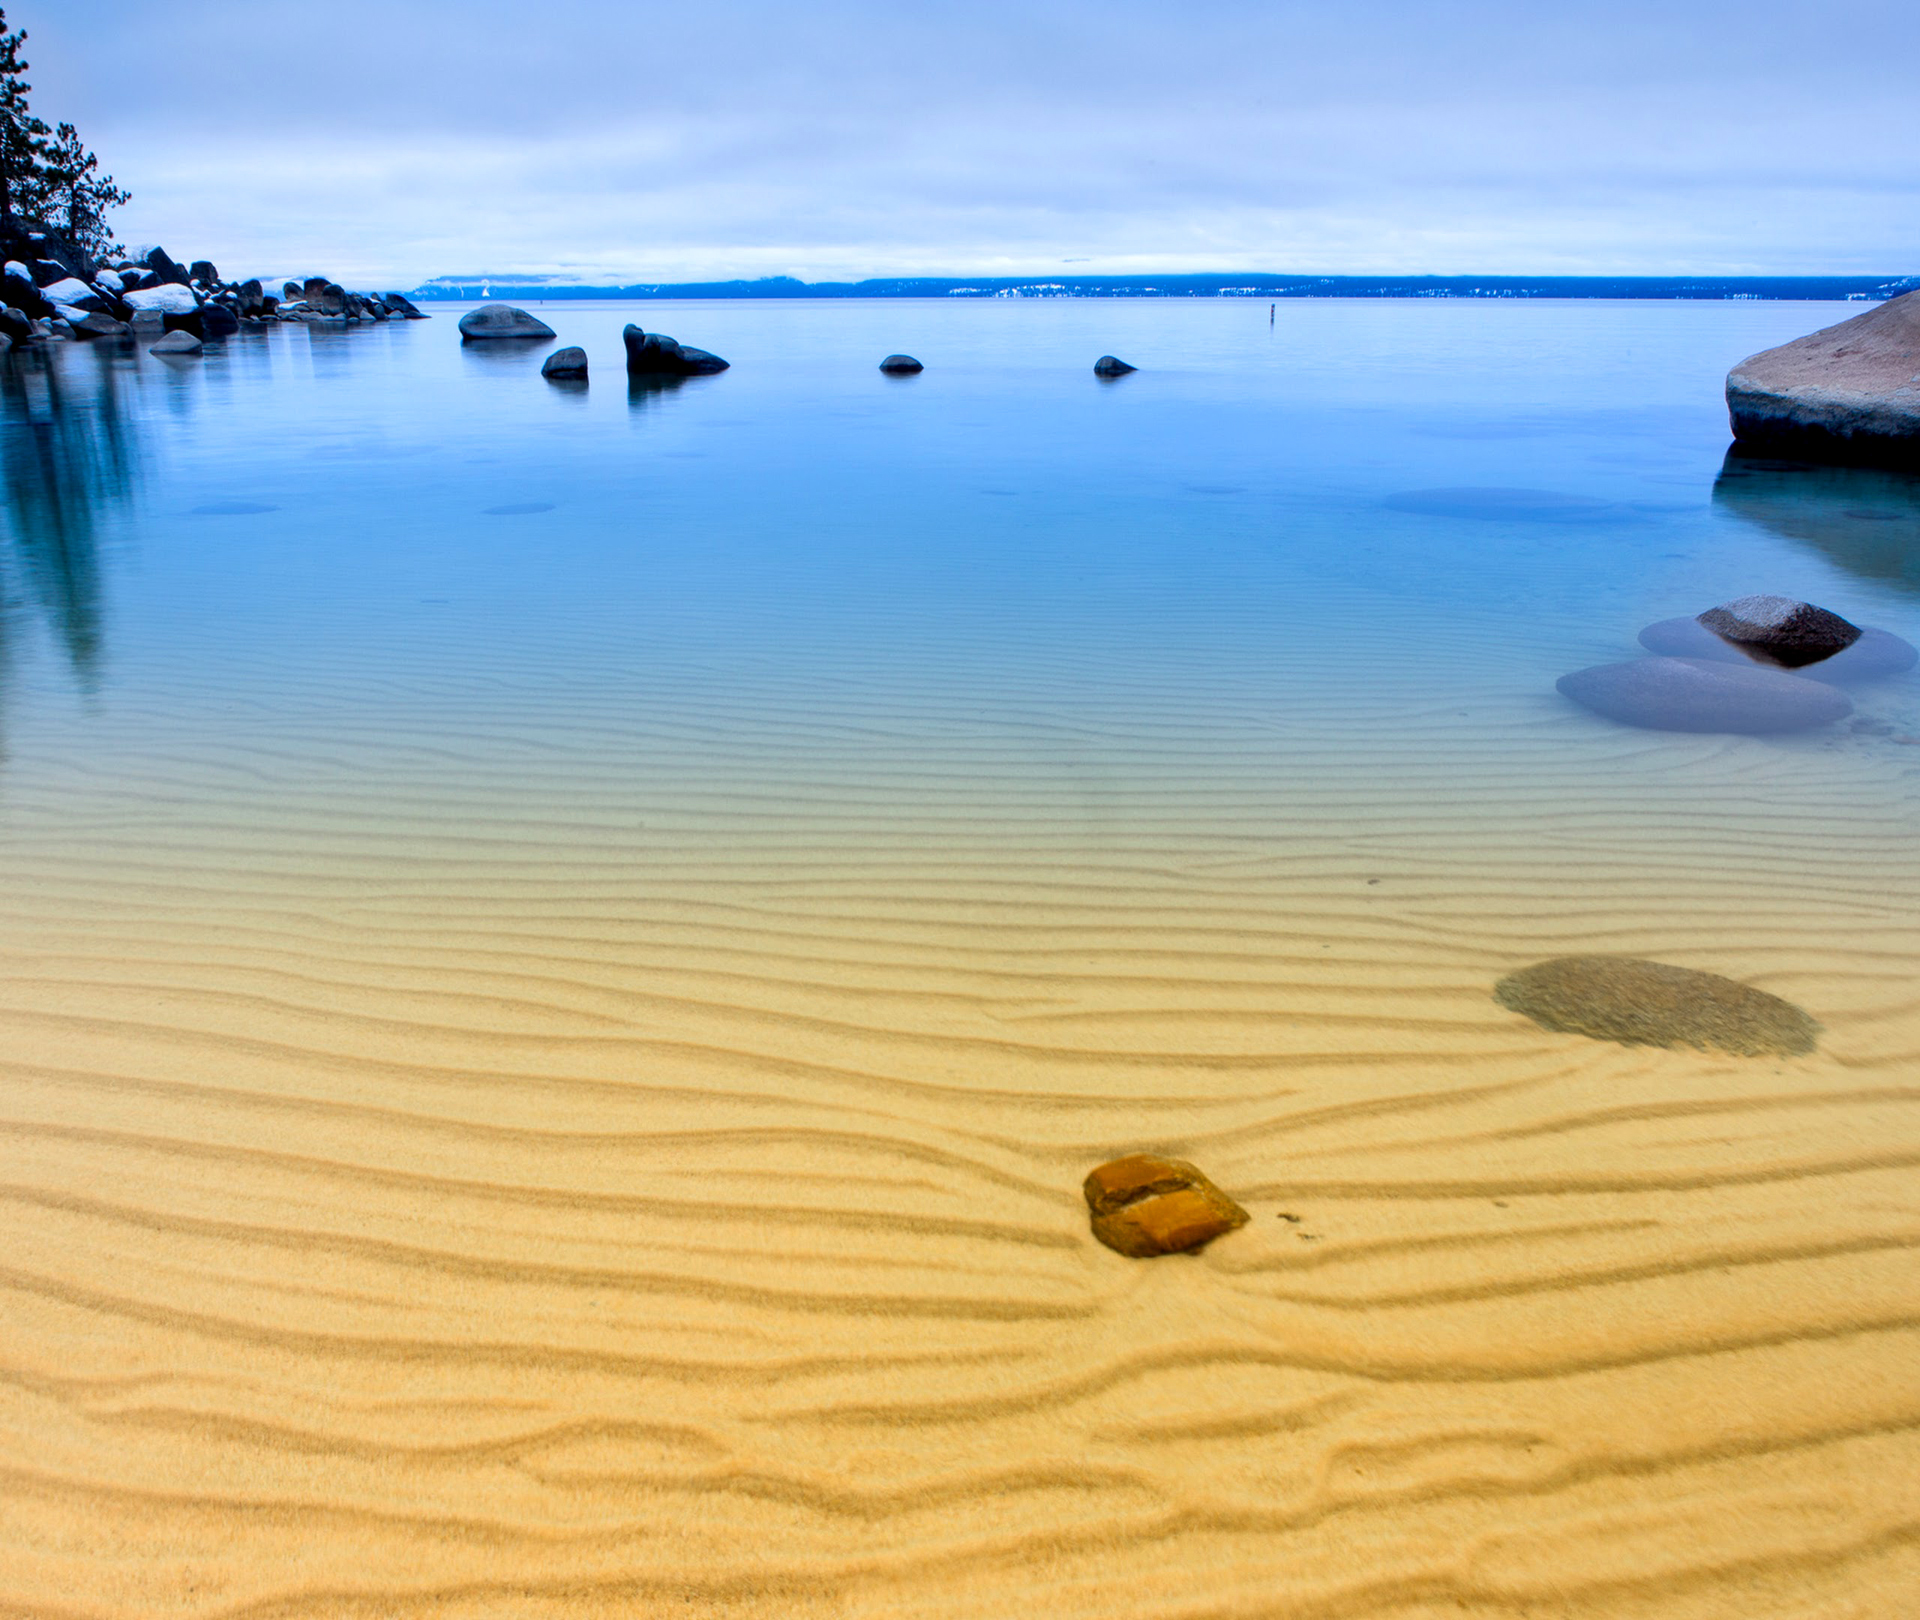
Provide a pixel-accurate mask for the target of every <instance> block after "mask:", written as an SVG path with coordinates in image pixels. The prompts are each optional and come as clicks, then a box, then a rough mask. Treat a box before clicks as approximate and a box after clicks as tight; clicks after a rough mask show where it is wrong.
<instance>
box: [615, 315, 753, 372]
mask: <svg viewBox="0 0 1920 1620" xmlns="http://www.w3.org/2000/svg"><path fill="white" fill-rule="evenodd" d="M620 340H621V341H622V342H623V343H625V344H626V346H627V372H628V375H630V376H635V377H706V376H711V375H712V374H713V373H714V372H716V371H725V370H726V369H727V362H726V361H724V360H722V359H721V358H720V356H719V355H717V354H708V353H707V351H706V350H705V349H695V348H690V347H689V346H688V345H686V344H684V343H676V342H675V341H674V340H673V339H672V338H670V337H668V336H666V335H665V334H664V333H661V332H643V331H641V330H640V328H639V327H637V326H628V327H627V328H626V329H625V330H624V331H622V332H621V334H620Z"/></svg>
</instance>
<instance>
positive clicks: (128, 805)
mask: <svg viewBox="0 0 1920 1620" xmlns="http://www.w3.org/2000/svg"><path fill="white" fill-rule="evenodd" d="M1851 312H1852V311H1850V310H1849V309H1848V308H1846V307H1845V306H1835V305H1804V304H1803V305H1794V304H1780V303H1600V302H1594V303H1557V302H1545V301H1540V302H1493V301H1489V302H1449V301H1408V302H1392V301H1378V302H1376V301H1356V302H1289V303H1284V304H1282V305H1280V306H1279V309H1278V312H1277V316H1276V318H1275V319H1274V320H1273V322H1272V324H1269V319H1268V311H1267V306H1266V304H1265V303H1264V302H1261V303H1257V304H1256V303H1254V302H1252V301H1246V302H1240V301H1232V300H1222V301H1217V302H1184V301H1169V302H1165V303H1161V302H1151V301H1146V302H1107V301H1045V302H1042V301H1013V300H994V301H971V300H967V301H953V302H945V303H936V302H920V301H873V302H865V301H861V302H827V301H820V302H794V303H785V302H772V301H754V302H745V301H743V302H738V303H726V302H701V303H687V304H677V305H676V304H658V303H648V304H642V305H634V306H625V307H622V306H614V305H595V304H572V303H568V304H552V305H547V306H544V307H542V308H540V309H539V311H538V313H540V314H542V315H543V316H544V317H545V318H546V319H547V320H549V322H550V323H551V324H552V325H553V326H554V327H555V328H556V329H557V330H558V333H559V341H560V342H562V343H574V342H578V343H581V344H583V345H584V346H585V347H586V349H587V350H588V353H589V355H590V357H591V360H592V363H593V366H594V367H595V371H594V374H593V377H592V380H591V382H590V383H589V384H588V385H587V386H586V387H585V388H584V389H575V388H566V389H563V388H558V387H554V386H551V385H549V384H547V383H545V382H543V381H542V380H541V379H540V377H539V375H538V367H539V363H540V359H541V357H542V355H543V353H544V352H546V350H545V349H544V348H542V347H538V346H536V347H533V348H531V349H529V348H527V347H523V346H511V347H509V346H494V347H485V348H479V347H469V348H465V349H463V348H462V347H461V345H460V343H459V341H458V334H457V332H456V330H455V327H454V321H455V318H456V317H457V315H458V314H459V313H460V310H459V308H457V307H455V308H449V307H447V306H436V307H435V308H434V311H433V313H434V316H435V318H434V319H433V320H431V321H426V322H414V323H407V324H404V325H387V326H380V327H375V328H369V329H366V330H354V331H328V330H324V329H317V328H315V329H307V328H282V329H276V330H274V331H273V332H271V333H268V334H247V335H244V336H241V337H236V338H235V339H233V340H231V341H229V342H228V343H226V344H225V345H224V346H221V347H218V348H210V349H209V350H208V352H207V354H206V355H205V357H204V358H201V359H199V360H197V361H187V362H168V361H163V360H161V359H159V358H156V357H153V356H150V355H147V354H145V353H143V352H135V351H134V350H132V349H125V350H115V349H111V348H108V347H104V346H93V347H62V348H58V349H55V350H54V351H53V352H51V353H50V354H46V355H41V354H16V355H15V356H14V357H13V359H12V360H11V361H10V362H0V424H3V427H4V435H5V440H4V454H5V464H4V467H5V478H6V484H5V491H4V493H5V499H6V501H7V507H6V513H5V515H6V519H7V532H6V537H5V540H4V546H5V550H4V566H5V574H4V584H5V596H6V609H5V617H4V619H3V620H0V652H3V653H4V664H3V665H0V907H3V908H4V909H3V911H0V917H3V919H4V931H3V932H0V961H3V962H4V973H3V974H0V1035H3V1037H4V1039H3V1040H0V1132H3V1133H4V1140H5V1144H6V1151H5V1166H6V1167H5V1170H4V1172H0V1200H4V1217H3V1218H4V1223H5V1224H4V1228H0V1230H4V1233H5V1237H6V1241H5V1244H4V1250H3V1251H0V1448H3V1449H0V1467H4V1470H5V1478H6V1487H5V1489H4V1490H0V1612H5V1613H8V1614H15V1613H18V1614H22V1615H26V1614H33V1615H60V1616H63V1617H77V1616H88V1617H93V1616H102V1617H105V1616H114V1617H119V1616H129V1617H131V1616H140V1617H153V1616H169V1617H171V1616H179V1617H188V1616H191V1617H201V1616H207V1617H211V1616H222V1617H228V1616H246V1617H255V1616H258V1617H261V1620H265V1617H268V1616H272V1617H275V1620H281V1617H295V1616H298V1617H314V1620H319V1617H328V1620H333V1617H340V1616H350V1617H363V1616H364V1617H367V1620H372V1617H375V1616H380V1617H389V1616H407V1617H416V1616H418V1617H429V1616H430V1617H434V1620H453V1617H459V1620H474V1617H489V1620H492V1617H506V1616H512V1617H515V1620H548V1617H553V1620H558V1617H563V1616H564V1617H568V1620H572V1617H576V1616H601V1615H607V1616H612V1615H619V1616H636V1615H647V1616H652V1615H685V1616H689V1617H695V1616H709V1615H713V1616H741V1617H749V1616H751V1617H759V1616H768V1617H772V1616H779V1617H782V1620H792V1617H801V1620H812V1617H823V1620H824V1617H832V1620H856V1617H857V1620H880V1617H886V1620H900V1617H913V1616H920V1617H929V1620H931V1617H967V1620H972V1617H975V1616H979V1617H982V1620H984V1617H987V1616H995V1617H997V1616H1001V1615H1004V1614H1006V1613H1007V1612H1009V1611H1010V1610H1013V1609H1016V1608H1026V1607H1031V1606H1036V1605H1039V1606H1044V1608H1045V1609H1046V1610H1047V1612H1048V1613H1049V1614H1050V1615H1053V1616H1056V1617H1059V1620H1078V1617H1083V1616H1084V1617H1088V1620H1092V1617H1096V1616H1097V1617H1100V1620H1116V1617H1125V1620H1135V1617H1139V1620H1146V1617H1153V1620H1175V1617H1178V1620H1201V1617H1206V1620H1254V1617H1273V1620H1279V1617H1283V1616H1284V1617H1288V1620H1293V1617H1326V1620H1334V1617H1340V1620H1353V1617H1376V1616H1377V1617H1379V1620H1435V1617H1438V1616H1442V1615H1445V1616H1458V1615H1460V1614H1462V1613H1466V1614H1473V1615H1488V1616H1494V1615H1498V1616H1502V1617H1506V1616H1519V1615H1530V1616H1540V1617H1546V1616H1574V1615H1577V1616H1580V1617H1582V1620H1586V1617H1608V1620H1612V1617H1619V1620H1627V1617H1630V1616H1631V1617H1651V1616H1660V1617H1663V1620H1664V1617H1668V1616H1684V1617H1694V1616H1711V1617H1720V1616H1726V1617H1729V1620H1731V1617H1735V1616H1738V1617H1740V1620H1753V1617H1754V1616H1756V1615H1761V1614H1765V1615H1767V1616H1782V1617H1784V1616H1804V1617H1807V1620H1812V1617H1814V1616H1820V1617H1827V1616H1832V1617H1835V1620H1838V1617H1841V1616H1850V1617H1859V1620H1866V1617H1868V1616H1881V1615H1891V1614H1894V1613H1897V1612H1900V1604H1901V1602H1902V1601H1903V1600H1901V1599H1899V1597H1898V1594H1899V1593H1901V1592H1905V1593H1908V1594H1909V1595H1910V1594H1911V1593H1912V1592H1914V1591H1916V1590H1920V1440H1916V1438H1915V1429H1916V1425H1920V1307H1916V1300H1920V1291H1917V1285H1920V1267H1916V1264H1915V1259H1914V1255H1915V1246H1916V1242H1917V1241H1920V1196H1917V1194H1916V1181H1915V1172H1916V1166H1917V1165H1920V1070H1917V1069H1916V1064H1917V1063H1920V998H1917V997H1916V987H1915V982H1914V981H1915V973H1914V968H1915V961H1916V954H1917V953H1920V839H1916V834H1917V833H1920V677H1916V676H1914V675H1911V674H1909V675H1904V676H1899V677H1896V678H1893V679H1889V680H1885V681H1881V682H1877V683H1873V684H1869V685H1862V686H1859V687H1856V688H1853V689H1852V690H1851V693H1850V695H1851V697H1852V699H1853V702H1854V705H1855V708H1854V713H1853V715H1852V716H1851V717H1850V718H1849V719H1846V720H1843V721H1841V722H1839V723H1838V724H1835V725H1832V726H1829V727H1826V728H1823V729H1820V730H1815V731H1810V732H1806V733H1802V734H1796V735H1791V736H1785V737H1731V736H1718V735H1689V734H1680V733H1666V732H1653V731H1639V730H1632V729H1629V728H1625V727H1621V726H1618V725H1614V724H1612V723H1610V722H1608V721H1605V720H1602V719H1600V718H1598V717H1597V716H1594V715H1592V714H1589V713H1586V712H1585V711H1583V710H1580V709H1578V708H1576V707H1574V706H1573V705H1572V704H1570V703H1569V702H1567V700H1565V699H1564V698H1561V697H1560V696H1559V695H1558V694H1557V693H1556V692H1555V690H1554V682H1555V680H1556V679H1557V678H1558V677H1559V676H1560V675H1562V674H1565V673H1567V672H1569V671H1571V670H1575V669H1579V668H1581V667H1584V666H1587V665H1591V664H1596V663H1603V662H1607V661H1611V660H1615V659H1622V658H1627V657H1630V656H1634V655H1635V654H1636V653H1637V652H1638V650H1639V649H1638V647H1637V646H1636V642H1635V637H1636V634H1637V632H1638V631H1639V629H1640V628H1641V627H1642V626H1643V625H1645V624H1647V623H1648V622H1650V621H1652V620H1657V619H1664V618H1669V617H1672V616H1675V615H1680V614H1691V613H1695V612H1698V611H1700V610H1701V609H1703V608H1705V607H1708V606H1710V605H1712V604H1714V603H1716V602H1719V601H1723V600H1725V599H1727V598H1730V597H1734V596H1739V595H1744V594H1748V593H1752V592H1763V591H1764V592H1778V593H1782V594H1787V595H1792V596H1800V597H1805V598H1807V599H1809V600H1812V601H1815V602H1819V603H1821V604H1823V605H1825V606H1827V607H1830V608H1832V609H1834V610H1836V611H1838V612H1840V613H1842V614H1845V615H1847V616H1848V617H1849V618H1852V619H1854V620H1856V621H1858V622H1862V623H1866V624H1871V625H1876V626H1880V627H1884V628H1886V629H1890V630H1893V631H1895V632H1897V633H1900V634H1903V635H1905V636H1907V637H1908V638H1909V639H1920V482H1916V480H1914V479H1911V478H1902V477H1899V476H1896V475H1890V474H1880V473H1873V472H1831V473H1824V474H1813V475H1805V474H1794V473H1790V472H1783V471H1779V470H1776V469H1771V468H1769V467H1766V466H1762V467H1758V468H1751V467H1749V468H1738V467H1736V468H1734V469H1732V475H1731V476H1723V468H1722V463H1723V456H1724V454H1725V452H1726V449H1727V433H1726V421H1725V415H1724V410H1723V406H1722V403H1721V398H1720V386H1721V380H1722V378H1723V376H1724V374H1725V372H1726V370H1727V368H1728V366H1729V365H1731V364H1732V363H1733V362H1734V361H1736V360H1738V359H1740V358H1741V357H1742V356H1744V355H1746V354H1748V353H1751V352H1753V351H1755V350H1757V349H1761V348H1764V347H1767V346H1769V345H1772V344H1774V343H1777V342H1780V341H1783V340H1785V339H1786V338H1788V337H1791V336H1794V335H1797V334H1799V333H1802V332H1805V331H1809V330H1812V329H1813V328H1815V327H1817V326H1822V325H1826V324H1830V323H1831V322H1832V321H1834V320H1838V319H1841V318H1844V316H1845V315H1847V314H1848V313H1851ZM629 319H634V320H638V321H639V322H641V323H642V324H644V325H645V326H647V327H648V328H649V329H656V328H657V329H661V330H665V331H667V332H669V333H671V334H672V335H674V336H675V337H678V338H680V339H681V340H682V341H683V342H687V343H691V344H697V345H700V346H702V347H705V348H709V349H712V350H714V351H716V352H718V353H720V354H723V355H725V356H726V357H727V358H728V359H729V360H731V361H732V362H733V369H732V370H730V371H728V372H726V373H725V374H723V375H720V376H717V377H712V378H703V379H696V380H692V381H689V382H687V383H686V384H685V385H683V386H680V387H673V388H660V389H647V390H641V391H630V390H629V387H628V384H627V379H626V378H625V376H624V373H623V370H622V365H621V350H620V342H619V330H620V327H621V325H622V324H623V323H624V322H625V321H627V320H629ZM894 350H906V351H909V352H911V353H914V354H916V355H918V356H919V357H920V358H921V359H922V360H924V361H925V362H926V364H927V370H926V371H925V373H924V374H922V375H920V376H918V377H914V378H909V379H904V380H901V379H892V378H888V377H885V376H882V375H881V374H880V373H879V372H878V371H877V370H876V366H877V363H878V361H879V360H880V358H881V357H882V356H883V355H885V354H887V353H889V352H891V351H894ZM1105 352H1112V353H1116V354H1118V355H1120V356H1122V357H1123V358H1125V359H1127V360H1130V361H1132V362H1134V363H1135V364H1136V365H1138V366H1139V367H1140V370H1139V371H1138V372H1137V373H1136V374H1135V375H1132V376H1129V377H1126V378H1123V379H1120V380H1119V381H1117V382H1112V383H1106V382H1102V381H1100V380H1098V379H1096V378H1095V377H1094V376H1093V375H1092V371H1091V367H1092V363H1093V361H1094V360H1095V358H1096V357H1098V356H1099V355H1100V354H1102V353H1105ZM1516 491H1517V492H1520V493H1515V492H1516ZM1590 952H1598V953H1616V954H1623V955H1638V956H1647V957H1652V958H1655V959H1657V960H1660V961H1664V962H1672V963H1677V964H1681V965H1684V966H1688V967H1695V968H1703V969H1708V970H1711V971H1714V972H1717V973H1722V974H1726V975H1728V976H1730V977H1732V978H1735V979H1738V980H1740V981H1742V982H1744V983H1749V984H1753V985H1757V986H1759V987H1761V988H1763V989H1766V990H1769V991H1771V992H1773V993H1775V994H1777V995H1780V996H1784V997H1786V998H1788V999H1790V1000H1792V1001H1793V1002H1795V1003H1797V1004H1798V1005H1800V1006H1802V1007H1804V1008H1806V1009H1807V1010H1808V1011H1809V1012H1811V1013H1812V1014H1813V1016H1814V1017H1816V1018H1817V1019H1818V1020H1819V1021H1820V1023H1821V1025H1822V1026H1823V1028H1824V1033H1823V1034H1822V1036H1821V1038H1820V1044H1819V1046H1818V1048H1817V1050H1816V1051H1815V1052H1813V1053H1812V1054H1811V1055H1806V1056H1794V1057H1770V1058H1751V1057H1733V1056H1729V1055H1727V1054H1724V1053H1719V1052H1706V1051H1699V1050H1695V1049H1692V1048H1678V1049H1671V1050H1669V1049H1664V1048H1649V1047H1628V1046H1622V1045H1617V1044H1613V1043H1610V1042H1604V1041H1597V1040H1590V1039H1587V1038H1585V1037H1582V1036H1578V1035H1569V1034H1555V1033H1551V1032H1549V1031H1546V1030H1543V1029H1541V1028H1539V1027H1537V1026H1536V1025H1534V1024H1532V1023H1530V1022H1529V1021H1527V1020H1526V1019H1524V1018H1522V1017H1520V1016H1518V1015H1517V1014H1515V1013H1512V1012H1510V1011H1508V1010H1507V1009H1506V1008H1505V1007H1503V1006H1501V1005H1499V1004H1498V1003H1497V1002H1495V1001H1494V999H1493V998H1492V993H1491V992H1492V987H1493V985H1494V983H1495V981H1496V980H1498V979H1499V978H1500V977H1501V976H1502V975H1504V974H1506V973H1509V972H1511V971H1513V970H1515V969H1516V968H1519V967H1522V966H1524V965H1526V964H1528V963H1531V962H1535V961H1538V960H1540V959H1542V958H1546V957H1552V956H1558V955H1566V954H1578V953H1590ZM1143 1150H1144V1151H1158V1152H1170V1153H1177V1154H1180V1155H1182V1156H1185V1157H1189V1158H1192V1159H1193V1160H1195V1161H1196V1162H1198V1163H1199V1164H1200V1165H1201V1166H1202V1167H1203V1168H1204V1169H1205V1170H1207V1171H1208V1173H1209V1174H1211V1175H1212V1176H1213V1178H1214V1179H1215V1180H1216V1181H1217V1182H1219V1183H1220V1184H1221V1185H1222V1186H1223V1187H1224V1188H1226V1189H1227V1190H1228V1191H1229V1192H1230V1193H1232V1194H1233V1195H1234V1196H1235V1197H1237V1198H1238V1199H1239V1200H1240V1201H1241V1202H1242V1203H1243V1204H1245V1206H1246V1207H1247V1208H1248V1210H1249V1211H1250V1212H1251V1213H1252V1217H1253V1219H1252V1221H1251V1224H1249V1225H1248V1226H1247V1227H1246V1228H1245V1229H1244V1230H1242V1231H1239V1232H1236V1233H1233V1234H1231V1235H1229V1236H1228V1237H1225V1238H1222V1239H1221V1240H1219V1241H1218V1242H1216V1243H1215V1244H1213V1245H1212V1246H1211V1247H1209V1248H1208V1249H1206V1250H1205V1251H1204V1252H1203V1253H1201V1254H1200V1255H1198V1256H1192V1257H1181V1258H1174V1259H1165V1260H1159V1261H1153V1262H1144V1263H1143V1262H1135V1261H1129V1260H1125V1259H1122V1258H1121V1257H1119V1256H1118V1255H1115V1254H1112V1253H1110V1252H1108V1251H1107V1250H1105V1249H1103V1248H1101V1247H1099V1246H1098V1245H1097V1244H1095V1243H1094V1242H1093V1240H1092V1239H1091V1238H1090V1236H1089V1235H1088V1231H1087V1220H1086V1210H1085V1207H1084V1204H1083V1202H1082V1199H1081V1194H1080V1181H1081V1178H1082V1177H1083V1176H1084V1175H1085V1173H1086V1171H1087V1170H1088V1169H1089V1168H1090V1167H1091V1166H1092V1165H1094V1164H1096V1163H1098V1162H1100V1161H1101V1160H1103V1159H1106V1158H1110V1157H1113V1156H1115V1155H1117V1154H1121V1153H1126V1152H1132V1151H1143Z"/></svg>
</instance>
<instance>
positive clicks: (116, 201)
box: [41, 124, 128, 259]
mask: <svg viewBox="0 0 1920 1620" xmlns="http://www.w3.org/2000/svg"><path fill="white" fill-rule="evenodd" d="M99 171H100V160H99V159H98V158H97V157H95V156H94V155H93V154H92V153H91V152H89V151H88V150H87V149H86V147H84V146H82V145H81V144H80V132H79V131H78V130H76V129H75V128H74V127H73V125H71V124H62V125H61V126H60V127H59V128H58V129H57V130H55V131H54V133H53V140H52V142H51V143H50V144H49V145H48V146H47V147H46V148H45V167H44V174H45V182H46V183H45V196H44V199H43V201H42V209H43V212H42V214H41V217H42V218H43V219H44V220H45V222H46V223H47V224H49V225H51V226H52V227H53V228H54V229H55V230H56V231H58V232H59V233H60V234H61V235H62V236H64V237H65V238H66V239H67V240H68V241H69V242H71V243H72V244H73V245H74V246H75V247H77V248H78V249H80V251H81V252H82V253H85V254H88V255H89V256H90V257H92V258H95V259H106V258H112V257H114V256H116V255H118V254H119V253H120V252H121V248H120V245H119V243H117V242H115V241H114V239H113V232H112V231H110V230H109V229H108V228H107V210H108V209H109V208H118V207H119V206H120V205H121V204H122V203H123V202H125V201H126V200H127V197H128V193H127V192H125V191H123V190H121V189H120V187H118V186H116V185H115V184H114V183H113V176H112V175H110V174H101V173H100V172H99Z"/></svg>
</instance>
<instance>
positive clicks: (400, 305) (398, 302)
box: [387, 292, 429, 321]
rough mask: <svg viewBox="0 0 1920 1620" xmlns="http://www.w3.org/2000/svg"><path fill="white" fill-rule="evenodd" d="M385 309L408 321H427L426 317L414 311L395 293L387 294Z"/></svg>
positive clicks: (406, 301)
mask: <svg viewBox="0 0 1920 1620" xmlns="http://www.w3.org/2000/svg"><path fill="white" fill-rule="evenodd" d="M387 308H388V309H390V310H395V311H397V312H398V313H399V314H401V315H404V316H406V318H407V319H408V320H410V321H424V320H427V319H429V317H428V316H425V315H422V314H421V313H420V311H419V310H417V309H415V308H414V307H413V305H412V304H411V303H410V302H409V301H408V300H407V299H405V298H403V297H402V296H401V295H400V294H399V293H397V292H390V293H388V294H387Z"/></svg>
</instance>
